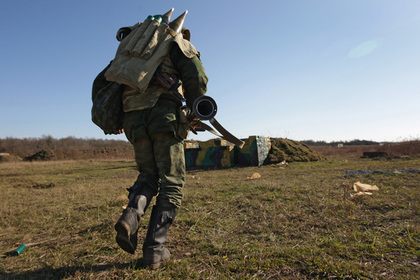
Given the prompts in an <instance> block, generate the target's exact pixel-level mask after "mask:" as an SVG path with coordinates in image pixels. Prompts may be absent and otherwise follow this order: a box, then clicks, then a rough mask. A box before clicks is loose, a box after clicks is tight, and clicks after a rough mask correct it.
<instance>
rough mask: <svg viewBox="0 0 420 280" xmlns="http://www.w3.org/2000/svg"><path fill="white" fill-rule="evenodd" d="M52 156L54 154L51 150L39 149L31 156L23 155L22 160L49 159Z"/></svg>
mask: <svg viewBox="0 0 420 280" xmlns="http://www.w3.org/2000/svg"><path fill="white" fill-rule="evenodd" d="M53 158H54V155H53V153H52V152H47V151H44V150H42V151H39V152H37V153H35V154H33V155H31V156H27V157H25V158H24V159H23V160H24V161H40V160H51V159H53Z"/></svg>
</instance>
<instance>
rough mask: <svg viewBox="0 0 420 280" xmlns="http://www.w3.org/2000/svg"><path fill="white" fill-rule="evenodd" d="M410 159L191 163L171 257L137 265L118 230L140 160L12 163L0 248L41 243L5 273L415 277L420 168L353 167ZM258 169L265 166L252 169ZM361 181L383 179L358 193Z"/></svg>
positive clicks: (413, 164) (4, 171)
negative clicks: (195, 167) (204, 167)
mask: <svg viewBox="0 0 420 280" xmlns="http://www.w3.org/2000/svg"><path fill="white" fill-rule="evenodd" d="M404 168H415V169H419V168H420V159H419V158H411V159H405V160H402V159H394V160H387V161H375V160H366V159H365V160H362V159H357V160H351V159H350V160H346V161H343V160H336V159H332V160H329V161H324V162H312V163H292V164H289V165H287V166H284V165H273V166H264V167H248V168H240V169H226V170H214V171H196V172H190V173H189V174H188V178H187V185H186V187H185V198H184V201H183V206H182V208H181V210H180V212H179V215H178V216H177V218H176V220H175V223H174V225H173V226H172V228H171V230H170V235H169V242H168V246H169V248H170V250H171V252H172V253H173V257H172V259H171V260H170V261H169V262H168V263H167V264H166V265H164V266H163V267H162V268H160V269H159V270H156V271H151V270H148V269H143V268H141V267H140V266H138V262H137V260H138V259H140V258H141V250H140V252H138V253H137V254H136V255H134V256H132V255H129V254H127V253H125V252H123V251H122V250H120V249H118V246H117V245H116V243H115V242H114V230H113V225H114V220H113V218H114V217H115V215H118V214H119V213H120V212H121V207H122V206H123V204H124V203H125V201H124V200H121V199H117V198H118V197H120V196H121V195H125V194H126V191H125V188H126V187H128V186H130V185H131V184H132V183H133V181H134V179H135V177H136V171H135V166H134V162H132V161H57V162H36V163H27V162H19V163H4V164H1V169H0V193H1V197H0V205H1V206H0V227H1V232H0V251H6V250H8V249H10V248H16V247H17V246H18V245H19V244H21V243H39V244H34V245H33V246H31V247H28V248H27V249H26V250H25V251H23V253H22V254H21V255H20V256H7V257H4V258H3V259H2V261H1V264H0V278H1V279H329V278H331V279H417V278H418V275H420V218H419V210H420V209H419V207H420V206H419V200H420V188H419V187H420V186H419V184H420V183H419V182H420V174H419V173H400V174H396V173H387V174H369V175H359V176H346V175H345V171H346V170H368V169H371V170H376V169H380V170H392V169H404ZM255 172H258V173H259V174H261V178H259V179H255V180H247V177H250V176H251V175H252V174H253V173H255ZM356 181H361V182H363V183H367V184H376V185H377V186H378V187H379V188H380V190H379V191H378V192H376V193H375V194H374V195H373V196H369V197H368V196H363V197H358V198H357V199H350V194H351V193H352V192H353V191H352V190H351V185H352V184H353V183H354V182H356ZM149 215H150V210H149V211H148V212H147V213H146V217H145V218H146V220H148V216H149ZM145 233H146V223H142V226H141V230H140V238H142V237H144V235H145ZM40 242H41V243H40ZM42 242H43V243H42Z"/></svg>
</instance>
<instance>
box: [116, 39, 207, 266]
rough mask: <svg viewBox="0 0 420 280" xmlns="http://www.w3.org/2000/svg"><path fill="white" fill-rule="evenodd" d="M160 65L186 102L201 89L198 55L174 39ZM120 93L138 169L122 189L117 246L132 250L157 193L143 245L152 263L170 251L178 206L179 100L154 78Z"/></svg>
mask: <svg viewBox="0 0 420 280" xmlns="http://www.w3.org/2000/svg"><path fill="white" fill-rule="evenodd" d="M162 64H163V66H164V68H165V70H166V72H167V73H168V74H170V75H171V77H172V78H173V79H174V80H177V79H179V80H180V81H181V82H182V88H183V91H184V96H185V98H186V100H187V105H189V106H191V105H192V103H193V102H194V100H195V99H196V98H197V97H199V96H202V95H204V94H205V92H206V89H207V76H206V74H205V70H204V68H203V66H202V64H201V61H200V59H199V57H198V56H195V57H193V58H188V57H186V56H185V55H184V53H183V52H182V51H181V49H180V48H179V47H178V45H177V44H175V43H174V44H173V45H172V48H171V50H170V53H169V54H168V56H167V57H166V58H165V60H164V61H163V63H162ZM122 98H123V106H124V112H125V113H124V131H125V134H126V136H127V139H128V140H129V141H130V143H131V144H132V145H133V147H134V152H135V160H136V163H137V167H138V170H139V172H140V174H139V176H138V178H137V181H136V182H135V184H134V185H133V186H132V187H131V188H129V189H128V190H129V192H130V193H129V204H128V207H127V209H125V210H124V212H123V215H122V216H121V218H120V220H119V221H118V222H117V224H116V226H115V229H116V230H117V242H118V244H119V245H120V247H121V248H122V249H123V250H125V251H127V252H129V253H134V252H135V250H136V246H137V232H138V227H139V223H140V217H141V216H142V215H143V214H144V212H145V210H146V208H147V207H148V204H149V202H150V200H151V199H152V197H154V196H155V195H157V198H156V205H155V206H154V207H153V210H152V214H151V218H150V221H149V227H148V232H147V236H146V238H145V241H144V244H143V261H144V263H145V264H146V265H151V266H152V267H158V266H159V265H160V263H161V262H162V261H164V260H166V259H167V258H169V256H170V253H169V251H168V249H166V248H165V247H163V243H165V242H166V235H167V231H168V228H169V226H170V225H171V223H172V221H173V219H174V218H175V215H176V214H177V211H178V208H179V207H180V205H181V200H182V188H183V186H184V183H185V154H184V140H183V139H181V138H179V137H178V135H177V130H178V112H177V111H178V108H179V107H180V106H181V105H182V102H181V101H180V99H179V98H178V97H176V96H175V94H174V93H172V92H171V91H170V90H167V89H165V88H163V87H162V86H160V85H159V84H158V83H157V82H156V81H155V80H154V79H152V81H151V83H150V85H149V87H148V88H147V90H146V91H145V92H144V93H139V92H137V91H136V90H134V89H132V88H130V87H128V86H126V89H125V91H124V93H123V96H122Z"/></svg>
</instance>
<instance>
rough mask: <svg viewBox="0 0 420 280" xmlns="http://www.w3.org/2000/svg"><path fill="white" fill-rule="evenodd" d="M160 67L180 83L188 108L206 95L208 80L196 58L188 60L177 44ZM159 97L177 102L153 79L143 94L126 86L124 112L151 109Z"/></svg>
mask: <svg viewBox="0 0 420 280" xmlns="http://www.w3.org/2000/svg"><path fill="white" fill-rule="evenodd" d="M162 65H163V68H164V69H165V70H166V72H167V73H168V74H169V75H170V76H171V77H172V78H173V79H174V80H179V81H180V82H181V84H182V86H181V87H180V90H181V92H182V93H183V95H184V97H185V98H186V100H187V105H188V106H190V107H191V106H192V103H193V102H194V100H195V99H196V98H197V97H199V96H202V95H204V94H205V93H206V91H207V81H208V78H207V76H206V73H205V70H204V67H203V65H202V63H201V60H200V59H199V57H198V56H194V57H192V58H188V57H186V56H185V55H184V54H183V52H182V51H181V50H180V48H179V47H178V45H177V44H173V46H172V48H171V50H170V52H169V54H168V56H167V57H166V58H165V60H164V61H163V62H162ZM181 88H182V89H181ZM161 95H164V96H165V98H169V99H173V100H174V101H177V102H179V99H178V97H176V96H175V94H173V93H172V92H171V91H170V90H168V89H166V88H164V87H162V86H160V84H159V83H157V82H156V81H154V80H153V79H152V81H151V82H150V84H149V86H148V88H147V89H146V91H145V92H144V93H139V92H138V91H136V90H135V89H133V88H131V87H129V86H126V88H125V90H124V92H123V95H122V100H123V108H124V112H130V111H138V110H145V109H149V108H152V107H153V106H155V104H156V102H157V101H158V99H159V97H161Z"/></svg>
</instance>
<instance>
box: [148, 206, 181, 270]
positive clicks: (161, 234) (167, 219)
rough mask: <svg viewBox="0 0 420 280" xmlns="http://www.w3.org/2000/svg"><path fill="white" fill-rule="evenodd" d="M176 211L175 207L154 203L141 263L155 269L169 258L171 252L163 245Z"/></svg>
mask: <svg viewBox="0 0 420 280" xmlns="http://www.w3.org/2000/svg"><path fill="white" fill-rule="evenodd" d="M177 212H178V209H177V208H169V207H162V206H157V205H155V206H154V207H153V210H152V214H151V217H150V222H149V228H148V230H147V235H146V239H145V241H144V244H143V263H144V265H145V266H148V267H150V268H152V269H157V268H159V266H160V265H161V263H162V262H164V261H166V260H168V259H169V257H170V256H171V253H170V252H169V250H168V249H167V248H166V247H164V246H163V244H164V243H165V242H166V239H167V235H168V230H169V227H170V226H171V224H172V222H173V220H174V219H175V216H176V214H177Z"/></svg>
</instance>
